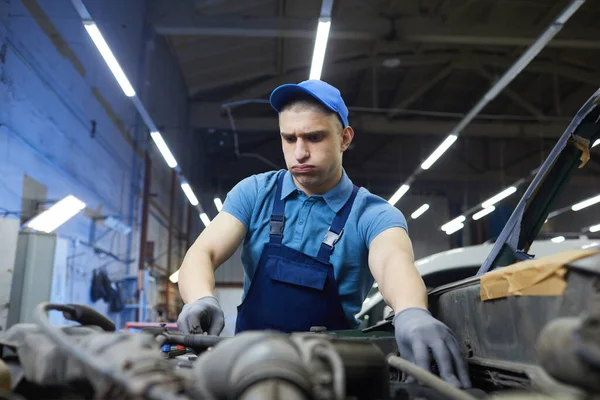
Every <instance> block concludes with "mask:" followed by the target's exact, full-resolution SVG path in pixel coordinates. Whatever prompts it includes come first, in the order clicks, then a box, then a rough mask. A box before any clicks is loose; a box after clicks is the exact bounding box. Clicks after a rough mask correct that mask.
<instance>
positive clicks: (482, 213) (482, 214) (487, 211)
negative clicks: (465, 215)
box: [473, 206, 496, 221]
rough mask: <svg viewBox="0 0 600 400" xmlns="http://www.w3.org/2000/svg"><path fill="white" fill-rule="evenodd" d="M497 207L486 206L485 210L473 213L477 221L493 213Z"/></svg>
mask: <svg viewBox="0 0 600 400" xmlns="http://www.w3.org/2000/svg"><path fill="white" fill-rule="evenodd" d="M495 209H496V207H494V206H490V207H488V208H484V209H483V210H481V211H479V212H477V213H475V214H473V219H474V220H475V221H477V220H478V219H481V218H483V217H485V216H486V215H488V214H490V213H493V212H494V210H495Z"/></svg>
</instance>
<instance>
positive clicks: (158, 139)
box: [150, 131, 177, 168]
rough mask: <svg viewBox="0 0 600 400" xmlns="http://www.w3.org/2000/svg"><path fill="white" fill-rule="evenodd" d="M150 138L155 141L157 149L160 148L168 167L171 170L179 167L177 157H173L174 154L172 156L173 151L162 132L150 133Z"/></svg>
mask: <svg viewBox="0 0 600 400" xmlns="http://www.w3.org/2000/svg"><path fill="white" fill-rule="evenodd" d="M150 136H152V140H154V143H155V144H156V147H158V150H159V151H160V154H162V156H163V158H164V159H165V161H166V162H167V165H168V166H169V167H171V168H175V167H176V166H177V161H176V160H175V157H173V154H171V150H169V147H168V146H167V144H166V143H165V141H164V139H163V137H162V135H161V134H160V132H157V131H154V132H150Z"/></svg>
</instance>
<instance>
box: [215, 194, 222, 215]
mask: <svg viewBox="0 0 600 400" xmlns="http://www.w3.org/2000/svg"><path fill="white" fill-rule="evenodd" d="M214 202H215V207H217V211H218V212H221V210H222V209H223V202H221V199H220V198H218V197H215V199H214Z"/></svg>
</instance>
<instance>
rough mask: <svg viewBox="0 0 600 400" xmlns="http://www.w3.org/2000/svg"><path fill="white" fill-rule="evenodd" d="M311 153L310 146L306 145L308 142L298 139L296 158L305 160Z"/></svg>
mask: <svg viewBox="0 0 600 400" xmlns="http://www.w3.org/2000/svg"><path fill="white" fill-rule="evenodd" d="M309 154H310V153H309V152H308V147H307V146H306V143H304V141H303V140H297V141H296V150H295V151H294V156H295V157H296V160H299V161H300V160H305V159H307V158H308V156H309Z"/></svg>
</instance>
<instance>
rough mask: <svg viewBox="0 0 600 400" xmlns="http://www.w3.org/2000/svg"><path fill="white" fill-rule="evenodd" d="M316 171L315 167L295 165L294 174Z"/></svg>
mask: <svg viewBox="0 0 600 400" xmlns="http://www.w3.org/2000/svg"><path fill="white" fill-rule="evenodd" d="M314 169H315V167H314V166H313V165H295V166H293V167H292V171H293V172H299V173H303V172H310V171H312V170H314Z"/></svg>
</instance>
